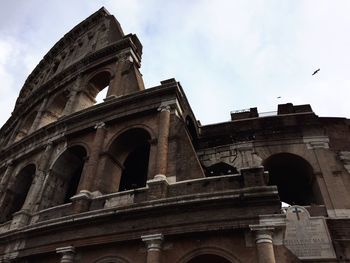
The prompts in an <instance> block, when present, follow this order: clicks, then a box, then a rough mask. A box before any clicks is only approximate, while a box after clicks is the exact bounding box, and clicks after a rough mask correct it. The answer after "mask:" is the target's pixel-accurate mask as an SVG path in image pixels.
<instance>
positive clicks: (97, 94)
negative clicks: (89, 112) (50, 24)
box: [87, 71, 111, 106]
mask: <svg viewBox="0 0 350 263" xmlns="http://www.w3.org/2000/svg"><path fill="white" fill-rule="evenodd" d="M110 79H111V76H110V74H109V72H106V71H103V72H100V73H98V74H97V75H95V76H94V77H93V78H92V79H91V80H90V81H89V83H88V87H87V88H88V94H89V95H90V96H91V105H89V106H92V105H94V104H96V103H101V102H103V100H104V99H105V98H106V94H107V90H108V87H109V81H110Z"/></svg>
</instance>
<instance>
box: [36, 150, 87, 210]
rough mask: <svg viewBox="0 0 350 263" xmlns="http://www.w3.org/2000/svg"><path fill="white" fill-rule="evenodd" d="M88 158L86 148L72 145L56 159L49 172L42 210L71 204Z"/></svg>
mask: <svg viewBox="0 0 350 263" xmlns="http://www.w3.org/2000/svg"><path fill="white" fill-rule="evenodd" d="M86 157H87V150H86V148H85V147H83V146H82V145H72V146H70V147H68V148H67V149H65V150H64V151H63V152H62V153H61V154H60V155H59V156H58V158H56V160H55V161H54V162H53V163H52V165H51V168H50V171H49V179H48V182H47V185H46V186H45V190H44V194H43V198H42V199H43V201H44V202H42V204H41V209H44V208H48V207H52V206H57V205H61V204H65V203H69V202H70V198H71V197H72V196H74V195H75V194H76V192H77V189H78V185H79V182H80V179H81V174H82V172H83V168H84V164H85V159H86Z"/></svg>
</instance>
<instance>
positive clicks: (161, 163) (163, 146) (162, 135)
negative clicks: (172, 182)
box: [155, 105, 170, 178]
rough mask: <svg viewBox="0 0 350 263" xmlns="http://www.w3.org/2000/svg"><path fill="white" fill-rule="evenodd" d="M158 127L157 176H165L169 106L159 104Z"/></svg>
mask: <svg viewBox="0 0 350 263" xmlns="http://www.w3.org/2000/svg"><path fill="white" fill-rule="evenodd" d="M158 111H160V114H159V128H158V144H157V164H156V175H155V178H157V177H165V176H166V173H167V168H168V147H169V129H170V106H169V105H161V106H160V107H159V108H158Z"/></svg>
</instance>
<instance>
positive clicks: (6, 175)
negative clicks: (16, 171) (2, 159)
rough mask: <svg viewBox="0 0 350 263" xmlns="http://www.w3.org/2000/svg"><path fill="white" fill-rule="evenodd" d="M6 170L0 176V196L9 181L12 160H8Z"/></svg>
mask: <svg viewBox="0 0 350 263" xmlns="http://www.w3.org/2000/svg"><path fill="white" fill-rule="evenodd" d="M6 166H7V167H6V171H5V173H4V175H3V177H2V178H1V182H0V198H1V196H2V193H4V192H5V191H6V187H7V184H8V182H9V179H10V177H11V174H12V171H13V161H12V160H11V161H8V162H7V165H6ZM0 204H1V199H0Z"/></svg>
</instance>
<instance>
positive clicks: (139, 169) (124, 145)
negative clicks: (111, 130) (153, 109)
mask: <svg viewBox="0 0 350 263" xmlns="http://www.w3.org/2000/svg"><path fill="white" fill-rule="evenodd" d="M150 138H151V137H150V135H149V133H148V132H147V131H145V130H144V129H140V128H135V129H131V130H128V131H126V132H124V133H123V134H121V135H120V136H119V137H118V138H116V139H115V140H114V142H113V143H112V145H111V147H110V149H109V156H110V157H109V160H108V162H107V163H106V167H105V173H108V174H111V176H112V177H113V179H112V180H111V181H112V182H113V186H112V187H111V189H110V191H126V190H131V189H135V188H139V187H144V186H146V181H147V174H148V160H149V152H150V144H149V140H150Z"/></svg>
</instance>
